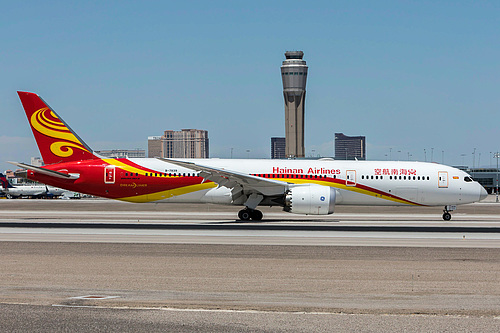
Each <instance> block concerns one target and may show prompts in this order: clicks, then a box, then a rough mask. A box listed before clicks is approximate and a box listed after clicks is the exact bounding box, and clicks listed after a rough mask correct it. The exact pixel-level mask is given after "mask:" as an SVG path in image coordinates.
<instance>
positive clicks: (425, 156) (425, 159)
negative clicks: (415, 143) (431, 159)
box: [424, 148, 427, 162]
mask: <svg viewBox="0 0 500 333" xmlns="http://www.w3.org/2000/svg"><path fill="white" fill-rule="evenodd" d="M424 161H425V162H427V151H426V150H425V148H424Z"/></svg>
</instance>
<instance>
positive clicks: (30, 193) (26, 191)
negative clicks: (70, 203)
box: [1, 185, 66, 198]
mask: <svg viewBox="0 0 500 333" xmlns="http://www.w3.org/2000/svg"><path fill="white" fill-rule="evenodd" d="M1 190H2V192H4V193H5V194H6V195H7V196H10V197H14V198H17V197H39V196H46V195H49V196H50V195H53V196H59V195H62V194H63V193H64V192H66V190H63V189H61V188H57V187H53V186H46V185H19V186H15V187H8V188H3V187H2V188H1Z"/></svg>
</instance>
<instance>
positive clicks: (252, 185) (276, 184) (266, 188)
mask: <svg viewBox="0 0 500 333" xmlns="http://www.w3.org/2000/svg"><path fill="white" fill-rule="evenodd" d="M158 159H159V160H162V161H165V162H167V163H171V164H175V165H178V166H180V167H183V168H187V169H191V170H194V171H196V172H199V175H200V177H203V178H204V179H205V180H210V181H212V182H214V183H216V184H218V185H219V186H225V187H227V188H231V189H235V188H238V187H241V189H242V191H243V192H244V193H245V195H247V196H250V195H252V194H257V195H259V194H260V195H263V196H274V195H282V194H283V193H285V192H286V191H287V190H288V187H289V183H287V182H283V181H279V180H272V179H266V178H262V177H257V176H252V175H248V174H245V173H241V172H238V171H232V170H227V169H220V168H214V167H210V166H206V165H201V164H196V163H193V162H185V161H179V160H172V159H167V158H159V157H158Z"/></svg>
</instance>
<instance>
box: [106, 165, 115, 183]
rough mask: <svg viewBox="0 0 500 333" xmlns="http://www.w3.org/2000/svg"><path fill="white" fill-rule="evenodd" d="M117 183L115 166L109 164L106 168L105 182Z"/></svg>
mask: <svg viewBox="0 0 500 333" xmlns="http://www.w3.org/2000/svg"><path fill="white" fill-rule="evenodd" d="M114 183H115V166H114V165H108V166H107V167H105V168H104V184H114Z"/></svg>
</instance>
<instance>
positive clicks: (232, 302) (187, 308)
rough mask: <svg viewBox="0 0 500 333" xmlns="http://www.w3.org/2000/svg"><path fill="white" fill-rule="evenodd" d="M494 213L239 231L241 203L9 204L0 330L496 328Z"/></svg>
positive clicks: (343, 213)
mask: <svg viewBox="0 0 500 333" xmlns="http://www.w3.org/2000/svg"><path fill="white" fill-rule="evenodd" d="M497 207H500V206H497V205H496V204H494V203H486V204H475V205H467V206H464V207H460V208H459V210H458V211H457V212H456V213H455V214H454V216H453V220H452V221H451V222H443V221H442V220H441V219H440V214H441V212H440V209H439V208H433V209H432V208H423V209H418V208H412V207H409V208H410V209H405V208H396V209H394V208H391V207H389V208H380V207H379V208H376V207H361V208H360V207H339V208H338V214H334V215H332V216H327V217H304V216H294V215H289V214H284V213H282V212H280V211H279V210H275V209H265V210H264V216H265V217H264V221H262V222H261V223H252V222H250V223H241V222H239V221H236V220H235V212H236V211H237V209H235V207H219V206H213V205H198V206H196V205H194V206H191V205H187V206H186V205H147V204H145V205H133V204H126V203H120V202H110V201H107V200H82V201H75V202H73V201H71V202H70V201H62V200H17V201H16V200H0V209H1V217H0V253H1V254H2V269H1V270H0V322H2V325H3V327H7V328H9V327H10V328H16V329H21V330H23V329H24V330H32V329H33V327H39V326H36V324H37V323H40V325H41V323H43V324H44V325H46V326H44V327H47V331H54V330H74V329H77V330H78V329H80V330H81V331H88V330H98V328H99V327H107V328H110V327H111V328H114V329H110V331H113V330H115V331H123V330H132V328H134V327H135V328H136V329H137V330H141V327H142V330H145V329H147V330H148V331H165V330H170V331H178V332H192V331H200V332H201V331H203V332H205V331H212V332H215V331H219V332H230V331H242V332H270V331H273V332H279V331H283V332H285V331H286V332H311V331H331V328H332V327H335V328H336V329H338V330H342V331H349V330H352V331H354V330H355V331H370V332H386V331H389V330H391V331H415V330H418V331H443V330H451V331H471V332H474V331H478V332H479V331H481V332H496V331H498V324H499V322H500V238H499V232H498V229H499V228H500V209H499V208H497ZM384 216H385V217H384ZM82 318H83V319H82ZM84 318H92V321H89V320H87V321H85V320H84ZM77 324H79V325H80V326H78V325H77ZM127 327H128V329H127ZM50 328H53V329H52V330H51V329H50ZM85 328H86V329H85ZM120 328H122V329H120ZM7 330H8V329H7Z"/></svg>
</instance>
